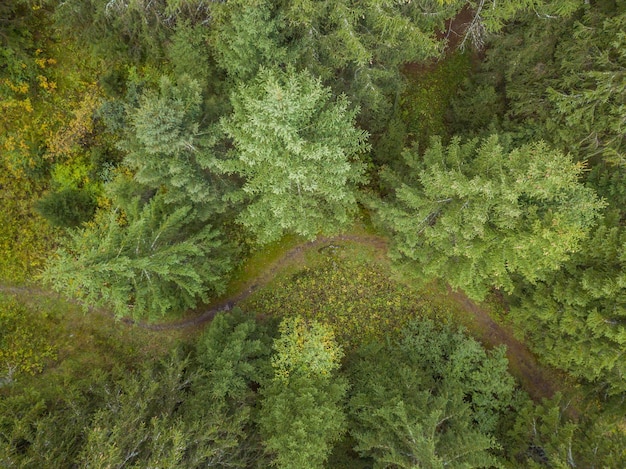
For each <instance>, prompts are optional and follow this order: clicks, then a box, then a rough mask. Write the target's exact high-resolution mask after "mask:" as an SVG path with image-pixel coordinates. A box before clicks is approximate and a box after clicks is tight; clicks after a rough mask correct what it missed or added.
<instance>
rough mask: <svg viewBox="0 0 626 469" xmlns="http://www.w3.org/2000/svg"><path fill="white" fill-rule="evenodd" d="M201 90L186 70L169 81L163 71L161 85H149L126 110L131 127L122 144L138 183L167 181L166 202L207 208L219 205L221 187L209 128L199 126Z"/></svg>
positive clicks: (158, 184) (156, 186) (218, 208)
mask: <svg viewBox="0 0 626 469" xmlns="http://www.w3.org/2000/svg"><path fill="white" fill-rule="evenodd" d="M201 105H202V94H201V88H200V85H199V83H198V82H197V81H195V80H193V79H191V78H189V77H188V76H185V75H183V76H181V77H179V78H178V79H177V80H176V82H172V80H170V79H169V78H167V77H165V76H164V77H162V78H161V80H160V83H159V90H158V92H157V91H151V90H149V91H147V92H145V93H144V94H143V95H142V96H141V97H140V99H139V103H138V107H137V108H134V109H130V111H129V121H130V122H129V123H130V127H129V131H128V135H127V137H126V139H125V140H123V141H122V143H121V145H120V146H121V148H122V149H124V150H126V152H127V154H126V157H125V159H124V161H125V163H126V164H127V165H129V166H130V167H131V168H132V169H133V170H134V171H135V174H134V178H135V180H136V181H137V182H139V183H140V184H143V185H146V186H148V187H151V188H153V189H159V188H160V187H163V186H165V187H167V193H166V195H165V197H166V199H167V200H168V201H170V202H182V203H188V202H189V201H191V202H193V203H194V204H195V206H196V208H198V209H202V211H203V212H207V214H210V213H215V212H216V211H222V210H223V207H224V203H223V202H222V201H221V195H222V194H221V193H220V191H221V190H222V189H223V187H220V184H219V183H218V181H217V179H216V178H213V177H211V173H210V172H209V171H208V170H207V168H209V167H211V165H212V163H213V160H214V156H213V153H212V151H211V148H210V147H211V144H212V141H213V140H214V135H213V133H212V132H211V130H210V129H207V128H203V129H201V128H200V121H201V118H202V113H201Z"/></svg>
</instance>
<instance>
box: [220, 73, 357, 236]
mask: <svg viewBox="0 0 626 469" xmlns="http://www.w3.org/2000/svg"><path fill="white" fill-rule="evenodd" d="M231 100H232V105H233V113H232V115H231V116H230V117H228V118H226V119H223V120H222V128H223V129H224V131H225V133H226V134H227V136H228V137H229V138H230V139H232V142H233V145H234V147H235V148H234V150H233V151H232V153H231V154H230V157H229V158H228V159H226V160H223V161H221V162H220V163H219V167H220V169H221V171H222V172H224V173H236V174H238V175H240V176H241V177H243V178H244V183H243V187H242V188H241V190H240V191H239V192H238V193H237V194H235V195H233V197H234V198H235V199H237V200H244V201H246V202H247V205H246V208H245V209H244V210H243V212H242V213H241V214H240V215H239V218H238V221H239V222H240V223H241V224H243V225H244V226H245V227H246V228H248V229H249V230H250V231H251V232H252V233H253V234H254V235H255V236H256V238H257V241H258V242H259V243H268V242H271V241H273V240H276V239H278V238H280V237H281V236H282V235H283V234H285V233H296V234H298V235H302V236H305V237H307V238H310V239H312V238H315V236H317V235H318V234H319V233H322V232H334V231H337V230H339V229H341V228H343V227H346V226H347V225H348V224H349V223H350V222H351V220H352V216H353V215H354V213H355V211H356V208H357V207H356V198H355V189H356V185H357V184H358V183H362V182H364V181H365V177H364V164H363V162H362V161H361V158H362V155H363V153H364V152H365V151H367V149H368V145H367V143H366V138H367V133H366V132H364V131H362V130H359V129H358V128H356V127H355V125H354V119H355V115H356V112H357V110H356V109H352V110H351V109H349V105H348V102H347V100H346V99H345V97H340V98H338V99H337V100H336V101H332V100H331V93H330V90H329V89H328V88H325V87H323V86H322V85H321V83H320V81H319V80H318V79H316V78H314V77H312V76H311V75H310V74H309V73H308V72H303V73H295V72H293V71H288V72H273V71H269V70H263V71H261V72H260V73H259V76H258V77H257V79H256V80H255V81H254V82H253V83H251V84H244V85H241V86H240V87H239V88H238V89H237V91H236V92H235V93H233V95H232V98H231Z"/></svg>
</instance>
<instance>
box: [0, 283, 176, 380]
mask: <svg viewBox="0 0 626 469" xmlns="http://www.w3.org/2000/svg"><path fill="white" fill-rule="evenodd" d="M0 299H1V300H2V304H0V306H2V307H3V308H4V306H5V305H6V304H9V305H10V304H13V305H19V313H20V315H21V317H20V320H21V321H23V322H24V323H27V324H32V325H34V326H36V328H31V329H32V330H29V333H30V334H31V335H32V340H33V341H35V342H36V343H37V347H38V349H39V351H41V350H43V351H46V350H53V351H54V354H48V355H47V356H46V358H47V360H45V362H44V363H43V366H42V367H40V366H39V364H40V361H39V360H38V358H39V356H40V355H41V353H40V352H39V351H38V350H33V352H34V353H33V355H32V357H33V359H37V361H35V362H33V364H34V365H37V366H35V367H34V368H33V369H36V370H37V371H39V370H41V373H34V374H32V373H30V374H29V373H16V374H15V376H14V377H13V382H14V384H15V385H17V386H18V387H19V388H24V389H25V388H27V387H35V388H37V389H40V390H43V389H44V388H45V389H49V390H50V392H53V389H56V388H58V387H59V386H62V385H63V384H62V383H68V382H74V381H80V380H83V379H89V377H90V376H92V373H93V371H94V370H102V371H105V372H108V371H110V370H112V369H114V368H116V367H117V368H123V369H133V368H135V367H136V366H139V365H140V364H141V363H143V362H145V361H148V360H153V359H156V358H158V357H159V356H163V355H165V354H166V353H167V352H168V351H169V350H170V349H171V348H173V347H174V346H175V345H176V344H178V343H180V341H181V340H183V335H182V333H181V332H177V331H174V332H169V331H168V332H162V331H161V332H153V331H148V330H145V329H141V328H139V327H133V326H129V325H127V324H124V323H122V322H120V321H116V320H115V319H113V318H112V317H111V316H109V315H108V314H105V313H101V312H91V313H84V312H83V310H82V308H80V307H79V306H78V305H76V304H72V303H68V302H66V301H63V300H61V299H59V298H57V297H55V296H54V295H50V296H44V295H35V294H30V293H24V294H20V295H9V294H6V293H5V294H2V295H0ZM17 345H19V346H21V347H23V348H25V349H26V348H27V347H26V346H27V345H28V344H17ZM25 356H26V357H27V358H28V355H25ZM25 365H26V366H28V363H26V364H25ZM11 387H12V386H7V389H10V388H11ZM0 389H2V387H0Z"/></svg>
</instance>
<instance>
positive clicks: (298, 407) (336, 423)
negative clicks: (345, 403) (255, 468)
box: [258, 317, 346, 469]
mask: <svg viewBox="0 0 626 469" xmlns="http://www.w3.org/2000/svg"><path fill="white" fill-rule="evenodd" d="M280 333H281V335H280V337H278V338H277V339H276V340H275V341H274V352H275V354H274V355H273V357H272V368H273V377H272V378H271V380H270V381H269V382H268V383H267V384H266V386H264V388H263V391H262V394H263V399H262V407H261V411H260V414H259V416H258V422H259V426H260V430H261V435H262V436H263V439H264V444H265V446H266V448H267V450H268V451H269V452H270V453H271V454H274V455H275V460H274V462H275V464H276V466H278V467H280V468H284V469H288V468H293V469H298V468H302V467H308V468H311V469H314V468H321V467H324V465H323V463H324V461H325V460H326V459H327V458H328V455H329V454H330V452H331V450H332V444H333V443H334V442H336V441H337V440H338V439H339V437H340V436H341V434H342V433H343V431H344V426H345V416H344V413H343V409H342V408H341V406H340V401H341V399H342V398H343V397H344V395H345V393H346V383H345V380H344V379H342V378H340V377H338V376H337V374H336V371H337V369H338V368H339V366H340V363H339V360H340V359H341V357H342V352H341V348H340V347H339V346H338V345H337V343H336V342H335V339H334V335H333V332H332V330H331V329H330V328H329V327H328V326H324V325H322V324H319V323H316V322H312V323H310V324H307V323H305V321H304V320H303V319H301V318H298V317H295V318H288V319H285V320H283V322H282V323H281V325H280Z"/></svg>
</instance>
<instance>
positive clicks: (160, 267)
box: [44, 194, 231, 318]
mask: <svg viewBox="0 0 626 469" xmlns="http://www.w3.org/2000/svg"><path fill="white" fill-rule="evenodd" d="M230 268H231V260H230V250H229V249H228V247H227V245H226V244H225V243H224V242H223V241H221V240H220V234H219V232H218V231H216V230H215V229H213V228H212V227H211V226H210V225H205V224H203V223H199V222H198V218H197V216H196V215H195V213H194V211H193V209H192V208H191V207H190V206H179V207H176V206H173V205H171V204H166V203H165V200H164V196H163V195H162V194H157V195H156V196H154V197H153V198H152V199H150V200H149V201H147V202H144V201H142V199H141V198H140V197H134V198H132V199H130V200H129V201H127V202H125V203H123V205H122V206H120V207H118V208H117V209H112V210H109V211H102V212H101V213H99V215H98V216H97V217H96V220H95V221H94V222H93V223H90V224H89V225H87V226H86V227H84V228H83V229H80V230H75V231H72V232H70V239H69V242H68V243H67V244H66V245H65V247H63V248H60V249H59V250H58V251H57V254H56V257H55V258H54V259H53V260H52V261H51V262H50V263H49V265H48V266H47V268H46V270H45V272H44V280H46V281H47V282H48V283H50V284H51V285H52V286H53V287H54V288H55V289H56V290H57V291H61V292H65V293H69V294H71V295H72V296H75V297H77V298H79V299H80V300H82V301H83V302H84V303H85V304H86V305H89V306H106V307H112V308H113V310H114V312H115V314H116V315H117V316H121V317H123V316H132V317H134V318H144V317H148V318H156V317H159V316H163V315H166V314H168V313H172V312H180V311H182V310H184V309H185V308H193V307H195V306H196V305H197V304H198V302H199V301H206V300H208V298H209V296H210V295H211V294H215V293H220V292H222V291H223V289H224V287H225V282H226V277H225V276H226V274H227V272H228V271H229V270H230Z"/></svg>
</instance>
